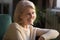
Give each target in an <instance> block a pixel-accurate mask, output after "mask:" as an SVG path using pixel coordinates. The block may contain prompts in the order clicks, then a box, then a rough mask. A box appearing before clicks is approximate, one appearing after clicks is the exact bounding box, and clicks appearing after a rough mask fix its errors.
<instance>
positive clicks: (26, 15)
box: [21, 7, 36, 24]
mask: <svg viewBox="0 0 60 40" xmlns="http://www.w3.org/2000/svg"><path fill="white" fill-rule="evenodd" d="M21 18H22V21H23V24H33V22H34V20H35V19H36V12H35V9H32V8H29V7H27V8H26V9H25V10H24V11H23V14H22V15H21Z"/></svg>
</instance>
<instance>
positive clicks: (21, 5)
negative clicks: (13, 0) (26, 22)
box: [13, 0, 35, 23]
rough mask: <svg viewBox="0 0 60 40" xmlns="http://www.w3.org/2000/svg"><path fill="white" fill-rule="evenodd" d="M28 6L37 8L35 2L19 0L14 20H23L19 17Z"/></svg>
mask: <svg viewBox="0 0 60 40" xmlns="http://www.w3.org/2000/svg"><path fill="white" fill-rule="evenodd" d="M27 6H28V7H31V8H33V9H35V5H34V3H33V2H31V1H28V0H26V1H19V3H18V4H17V6H16V9H15V12H14V16H13V18H14V19H13V20H14V22H17V23H18V22H20V21H21V20H20V18H19V17H20V15H21V14H22V12H23V10H24V8H25V7H27Z"/></svg>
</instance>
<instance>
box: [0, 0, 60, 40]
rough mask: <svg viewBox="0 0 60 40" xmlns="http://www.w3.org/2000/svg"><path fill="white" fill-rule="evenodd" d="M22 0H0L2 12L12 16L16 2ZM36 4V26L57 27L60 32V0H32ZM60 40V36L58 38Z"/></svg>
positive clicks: (0, 11)
mask: <svg viewBox="0 0 60 40" xmlns="http://www.w3.org/2000/svg"><path fill="white" fill-rule="evenodd" d="M19 1H20V0H0V14H9V15H10V16H11V17H12V22H13V13H14V10H15V7H16V4H17V3H18V2H19ZM30 1H32V2H34V4H35V5H36V14H37V18H36V20H35V22H34V25H33V26H35V27H40V28H49V29H56V30H58V31H59V32H60V0H30ZM56 40H60V36H59V37H58V38H57V39H56Z"/></svg>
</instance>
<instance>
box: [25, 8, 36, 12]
mask: <svg viewBox="0 0 60 40" xmlns="http://www.w3.org/2000/svg"><path fill="white" fill-rule="evenodd" d="M24 11H26V12H29V11H35V9H33V8H32V7H25V8H24Z"/></svg>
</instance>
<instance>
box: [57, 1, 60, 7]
mask: <svg viewBox="0 0 60 40" xmlns="http://www.w3.org/2000/svg"><path fill="white" fill-rule="evenodd" d="M56 3H57V4H56V7H57V8H60V0H57V2H56Z"/></svg>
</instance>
